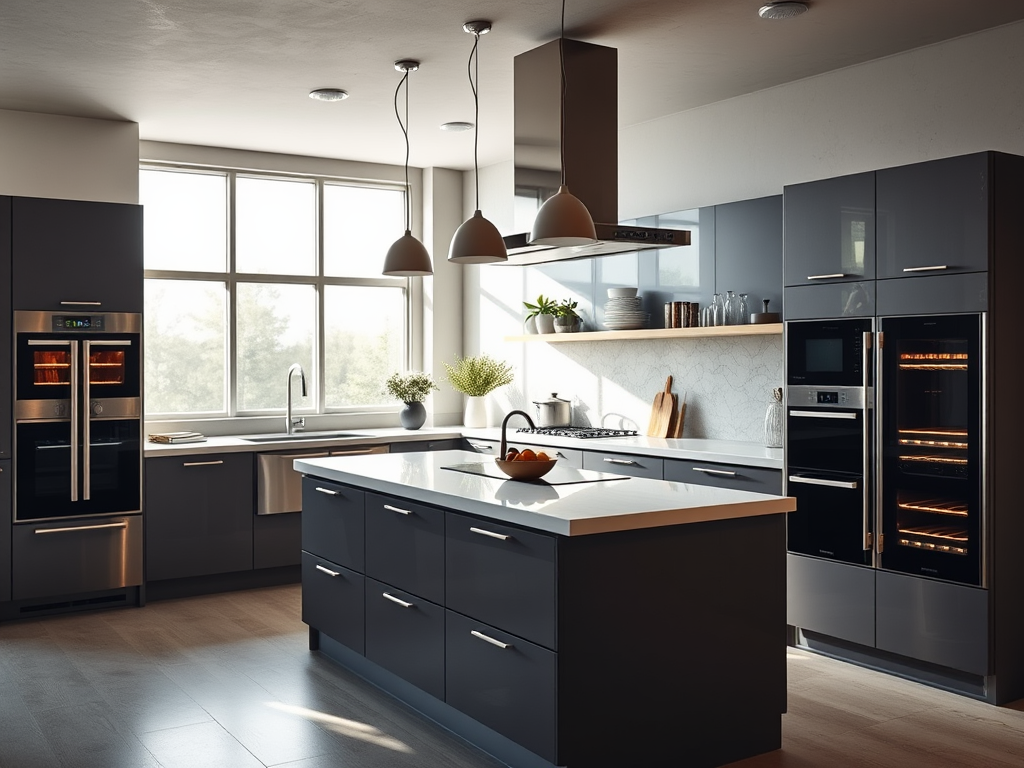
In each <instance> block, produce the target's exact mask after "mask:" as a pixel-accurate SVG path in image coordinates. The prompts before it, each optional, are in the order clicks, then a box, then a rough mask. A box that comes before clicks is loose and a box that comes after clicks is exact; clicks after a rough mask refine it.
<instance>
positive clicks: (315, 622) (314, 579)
mask: <svg viewBox="0 0 1024 768" xmlns="http://www.w3.org/2000/svg"><path fill="white" fill-rule="evenodd" d="M364 606H365V579H364V577H363V575H362V574H361V573H357V572H355V571H353V570H351V569H349V568H346V567H345V566H343V565H338V564H337V563H332V562H331V561H330V560H327V559H325V558H322V557H317V556H316V555H312V554H310V553H309V552H303V553H302V620H303V621H304V622H305V623H306V624H308V625H309V626H311V627H318V628H319V629H320V630H321V631H323V632H325V633H327V634H328V635H330V636H331V637H332V638H334V639H335V640H337V641H338V642H339V643H342V644H343V645H345V646H347V647H348V648H351V649H352V650H353V651H355V652H356V653H359V654H361V653H363V648H364V642H365V632H364V623H363V622H364V615H365V610H364Z"/></svg>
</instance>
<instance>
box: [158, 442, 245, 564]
mask: <svg viewBox="0 0 1024 768" xmlns="http://www.w3.org/2000/svg"><path fill="white" fill-rule="evenodd" d="M145 461H146V485H145V490H146V496H145V498H146V504H145V507H144V509H143V513H144V515H145V518H146V579H147V580H148V581H156V580H159V579H176V578H183V577H188V576H207V575H210V574H214V573H231V572H234V571H248V570H251V569H252V526H253V465H252V454H250V453H215V454H203V455H201V456H176V457H167V458H151V459H146V460H145Z"/></svg>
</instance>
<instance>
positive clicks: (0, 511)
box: [0, 460, 13, 603]
mask: <svg viewBox="0 0 1024 768" xmlns="http://www.w3.org/2000/svg"><path fill="white" fill-rule="evenodd" d="M12 484H13V481H12V477H11V462H10V460H7V461H0V603H3V602H7V601H8V600H10V599H11V524H12V522H13V515H12V514H11V501H12V500H11V492H12Z"/></svg>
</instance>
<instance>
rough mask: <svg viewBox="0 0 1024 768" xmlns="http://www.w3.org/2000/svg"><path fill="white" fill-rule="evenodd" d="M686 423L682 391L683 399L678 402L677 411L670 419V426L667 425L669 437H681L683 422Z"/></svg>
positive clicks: (684, 396) (684, 398)
mask: <svg viewBox="0 0 1024 768" xmlns="http://www.w3.org/2000/svg"><path fill="white" fill-rule="evenodd" d="M684 421H686V390H683V397H682V399H681V400H680V402H679V410H678V411H677V412H676V414H675V416H673V417H672V424H670V425H669V430H668V436H669V437H682V436H683V422H684Z"/></svg>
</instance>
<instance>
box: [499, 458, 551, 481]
mask: <svg viewBox="0 0 1024 768" xmlns="http://www.w3.org/2000/svg"><path fill="white" fill-rule="evenodd" d="M494 463H495V464H497V465H498V469H500V470H501V471H502V472H504V473H505V474H506V475H508V476H509V477H511V478H512V479H513V480H536V479H537V478H538V477H544V475H546V474H547V473H548V472H550V471H551V470H552V469H553V468H554V466H555V464H557V463H558V459H552V460H551V461H505V460H504V459H495V460H494Z"/></svg>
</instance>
